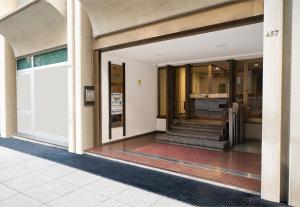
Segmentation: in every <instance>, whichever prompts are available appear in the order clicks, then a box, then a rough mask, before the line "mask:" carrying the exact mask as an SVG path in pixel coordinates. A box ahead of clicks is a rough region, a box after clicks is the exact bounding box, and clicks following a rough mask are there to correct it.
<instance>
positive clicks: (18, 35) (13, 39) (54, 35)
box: [0, 0, 67, 57]
mask: <svg viewBox="0 0 300 207" xmlns="http://www.w3.org/2000/svg"><path fill="white" fill-rule="evenodd" d="M66 16H67V12H66V0H35V1H33V2H30V3H28V4H26V5H24V6H22V7H20V8H18V9H16V10H14V11H12V12H11V13H9V14H8V15H6V16H4V17H2V18H1V19H0V34H2V35H3V36H4V37H5V38H6V39H7V40H8V41H9V42H10V44H11V46H12V48H13V50H14V53H15V56H16V57H20V56H24V55H28V54H32V53H36V52H40V51H44V50H47V49H49V48H55V47H59V46H62V45H66V44H67V17H66Z"/></svg>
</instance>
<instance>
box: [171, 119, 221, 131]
mask: <svg viewBox="0 0 300 207" xmlns="http://www.w3.org/2000/svg"><path fill="white" fill-rule="evenodd" d="M174 125H177V126H182V127H189V128H202V129H215V130H218V129H219V130H221V129H224V128H225V127H226V124H225V123H209V122H207V123H206V122H193V121H188V120H176V121H175V124H174Z"/></svg>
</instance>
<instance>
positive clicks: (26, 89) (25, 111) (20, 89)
mask: <svg viewBox="0 0 300 207" xmlns="http://www.w3.org/2000/svg"><path fill="white" fill-rule="evenodd" d="M31 87H32V72H30V71H21V72H18V73H17V131H18V132H19V133H25V134H30V135H31V134H32V116H31V115H32V101H31V100H32V90H31Z"/></svg>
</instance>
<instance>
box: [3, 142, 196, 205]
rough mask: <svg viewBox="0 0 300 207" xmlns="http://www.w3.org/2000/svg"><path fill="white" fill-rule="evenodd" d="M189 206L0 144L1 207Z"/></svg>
mask: <svg viewBox="0 0 300 207" xmlns="http://www.w3.org/2000/svg"><path fill="white" fill-rule="evenodd" d="M4 206H5V207H6V206H7V207H35V206H53V207H60V206H68V207H70V206H71V207H77V206H78V207H85V206H94V207H100V206H101V207H130V206H131V207H134V206H138V207H141V206H143V207H144V206H145V207H147V206H151V207H164V206H174V207H176V206H178V207H179V206H182V207H185V206H190V205H188V204H186V203H182V202H179V201H177V200H173V199H170V198H167V197H164V196H161V195H158V194H155V193H151V192H148V191H145V190H142V189H140V188H136V187H133V186H130V185H127V184H124V183H119V182H117V181H113V180H110V179H108V178H104V177H101V176H98V175H94V174H91V173H87V172H85V171H82V170H79V169H75V168H72V167H69V166H66V165H62V164H59V163H56V162H52V161H49V160H46V159H42V158H38V157H35V156H32V155H28V154H25V153H21V152H18V151H14V150H11V149H7V148H4V147H0V207H4Z"/></svg>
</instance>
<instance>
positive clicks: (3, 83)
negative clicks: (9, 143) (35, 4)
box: [0, 0, 17, 137]
mask: <svg viewBox="0 0 300 207" xmlns="http://www.w3.org/2000/svg"><path fill="white" fill-rule="evenodd" d="M15 7H16V1H15V0H10V1H5V2H4V3H3V4H1V8H0V16H3V15H5V14H7V13H8V12H10V11H11V10H13V9H14V8H15ZM16 104H17V103H16V59H15V55H14V52H13V49H12V47H11V46H10V44H9V42H8V41H7V40H6V39H5V38H4V37H3V36H1V35H0V135H1V137H10V136H11V135H12V134H14V133H15V132H16V130H17V106H16Z"/></svg>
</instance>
